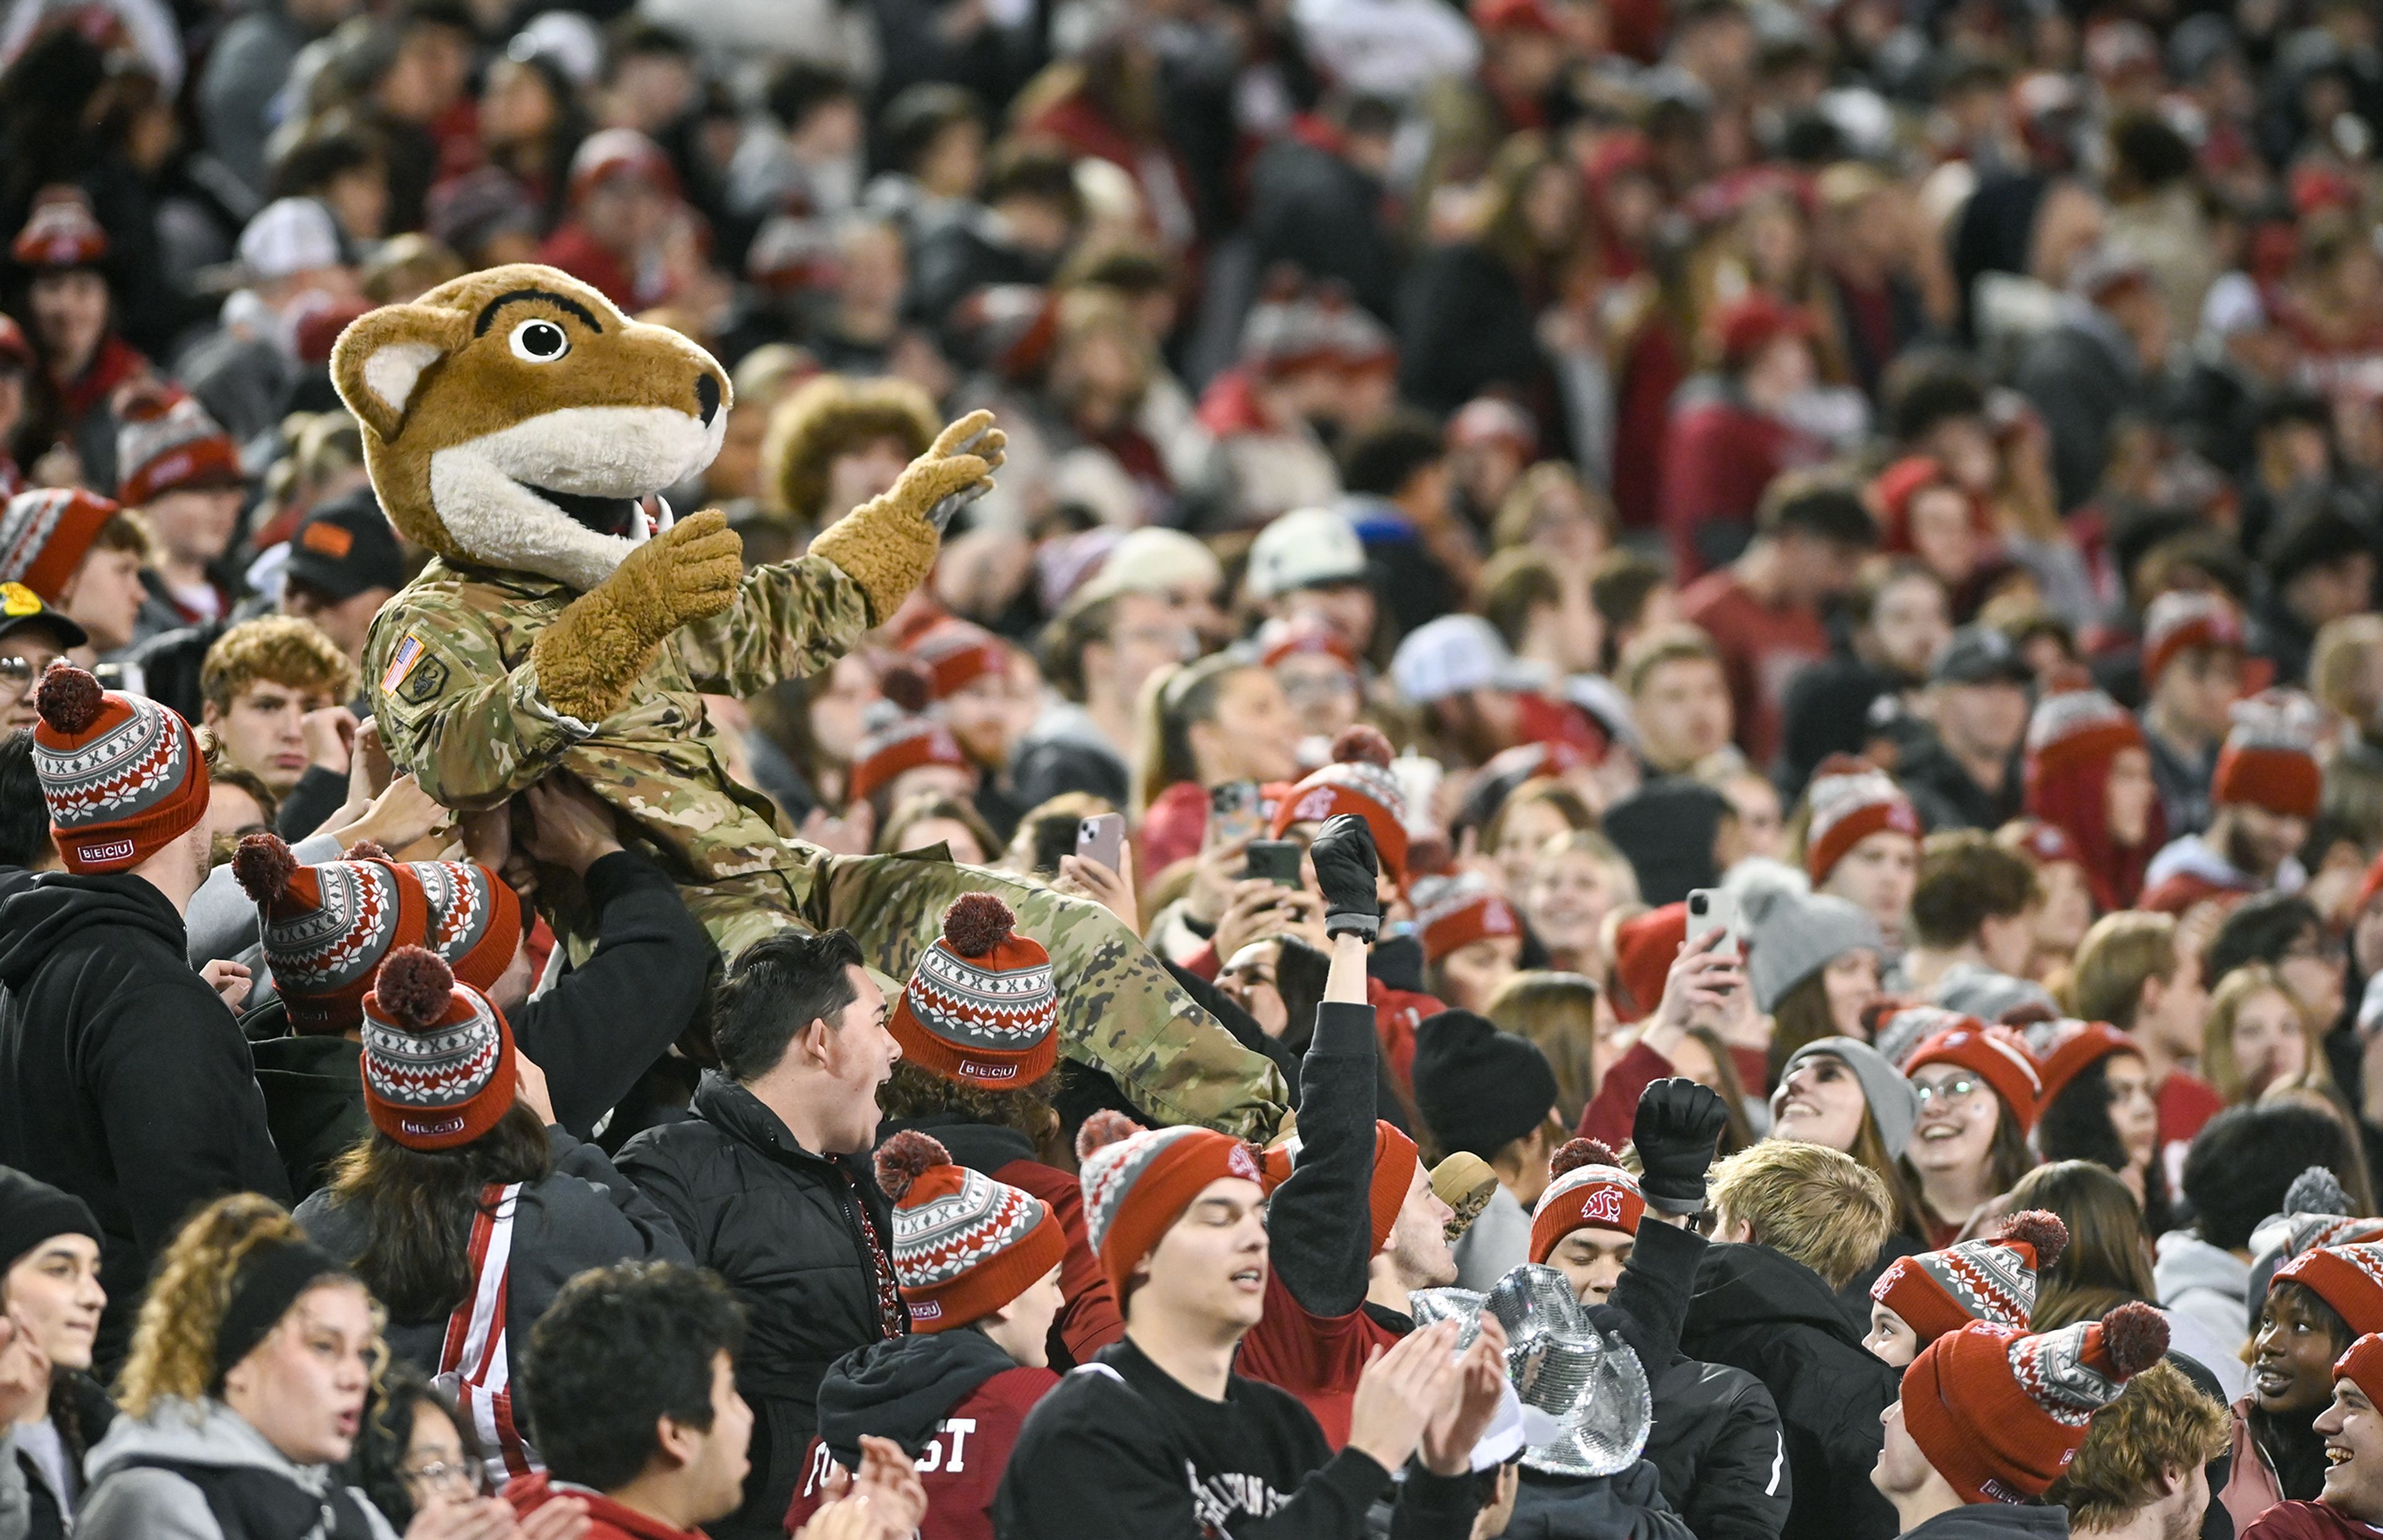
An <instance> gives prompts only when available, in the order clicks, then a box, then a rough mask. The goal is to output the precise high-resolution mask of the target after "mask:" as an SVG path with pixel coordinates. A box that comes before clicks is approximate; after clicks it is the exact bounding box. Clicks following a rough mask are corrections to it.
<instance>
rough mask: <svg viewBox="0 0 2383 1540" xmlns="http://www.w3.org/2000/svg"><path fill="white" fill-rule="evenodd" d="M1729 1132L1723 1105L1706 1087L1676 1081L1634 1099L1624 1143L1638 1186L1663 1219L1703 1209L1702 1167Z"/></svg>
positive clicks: (1655, 1086) (1654, 1086) (1650, 1088)
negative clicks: (1632, 1156) (1632, 1152)
mask: <svg viewBox="0 0 2383 1540" xmlns="http://www.w3.org/2000/svg"><path fill="white" fill-rule="evenodd" d="M1728 1127H1729V1103H1726V1102H1723V1101H1722V1099H1721V1094H1720V1092H1718V1091H1716V1090H1713V1089H1712V1088H1711V1087H1710V1086H1701V1085H1698V1083H1697V1082H1696V1081H1694V1080H1691V1079H1687V1078H1685V1077H1682V1076H1677V1075H1675V1076H1673V1077H1672V1078H1670V1079H1668V1080H1656V1081H1653V1082H1651V1083H1650V1084H1649V1085H1648V1087H1647V1089H1646V1090H1644V1091H1641V1092H1640V1093H1639V1096H1638V1115H1637V1117H1636V1119H1634V1120H1633V1121H1632V1123H1631V1126H1630V1141H1631V1143H1632V1144H1634V1145H1636V1147H1637V1150H1638V1161H1639V1164H1640V1166H1641V1167H1642V1172H1641V1175H1640V1177H1639V1178H1638V1186H1639V1188H1640V1189H1641V1190H1643V1191H1644V1192H1645V1193H1646V1194H1647V1201H1648V1202H1649V1203H1651V1204H1653V1205H1654V1206H1655V1207H1657V1208H1659V1209H1661V1210H1662V1211H1663V1212H1664V1213H1665V1214H1695V1213H1697V1212H1698V1210H1700V1209H1702V1208H1703V1207H1704V1206H1705V1168H1706V1167H1707V1166H1710V1165H1711V1164H1712V1160H1713V1146H1714V1145H1716V1144H1718V1143H1719V1142H1720V1141H1721V1136H1722V1131H1723V1130H1724V1129H1726V1128H1728Z"/></svg>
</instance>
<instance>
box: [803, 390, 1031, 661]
mask: <svg viewBox="0 0 2383 1540" xmlns="http://www.w3.org/2000/svg"><path fill="white" fill-rule="evenodd" d="M1008 442H1009V439H1008V437H1007V436H1006V435H1005V434H1004V433H1003V432H1002V431H1001V430H1000V429H999V428H997V427H994V425H993V413H990V412H971V413H969V414H968V415H967V416H965V417H962V418H961V419H959V421H957V422H956V423H953V424H951V425H949V426H947V427H945V429H944V431H943V432H942V433H940V434H938V435H937V436H936V437H935V441H934V443H933V444H932V446H930V447H929V449H928V450H927V452H926V453H924V454H922V455H920V457H919V458H918V459H916V460H913V461H912V462H910V463H909V465H908V467H907V468H906V469H904V471H903V472H902V479H901V480H899V481H897V482H895V484H894V489H893V490H892V491H890V492H887V493H886V494H885V495H884V496H883V497H879V498H871V499H870V500H869V501H867V502H865V503H862V504H861V505H860V506H859V507H858V508H856V509H854V510H853V511H851V512H849V513H847V514H846V515H845V516H844V517H843V518H841V519H838V520H837V521H836V522H835V523H834V524H830V525H829V526H828V527H827V528H826V529H823V530H821V532H820V535H819V537H818V538H817V539H815V540H813V541H812V542H811V554H812V555H813V556H818V557H822V558H824V559H826V560H827V561H833V562H834V563H835V564H836V565H837V566H838V567H841V568H842V569H844V571H845V573H846V575H848V576H849V577H851V579H852V580H853V581H854V582H855V583H858V584H859V585H860V588H861V592H862V593H864V594H866V595H868V597H869V609H870V619H871V620H873V621H877V622H883V620H884V619H885V617H887V616H889V615H891V614H893V613H894V611H895V610H898V609H900V608H901V607H902V601H903V600H904V599H906V598H909V597H910V592H911V590H912V589H914V588H916V587H918V585H920V582H922V581H924V579H925V578H926V575H927V573H928V572H929V571H930V570H931V569H932V568H933V566H934V564H935V551H936V548H938V546H939V545H940V544H941V542H942V535H943V529H944V526H945V524H948V523H950V522H951V518H952V515H953V514H954V513H957V511H959V510H960V509H961V508H963V507H965V506H966V505H968V504H969V503H970V502H973V501H974V500H976V499H978V498H981V497H982V496H983V495H984V494H985V493H987V492H989V491H991V490H992V489H993V473H994V471H995V470H997V469H999V468H1000V466H1001V463H1002V461H1003V460H1004V458H1005V456H1004V454H1003V450H1004V449H1005V447H1006V445H1007V444H1008Z"/></svg>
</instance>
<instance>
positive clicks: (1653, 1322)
mask: <svg viewBox="0 0 2383 1540" xmlns="http://www.w3.org/2000/svg"><path fill="white" fill-rule="evenodd" d="M1708 1244H1710V1243H1709V1242H1708V1241H1707V1240H1706V1239H1705V1238H1704V1237H1702V1236H1700V1235H1698V1234H1697V1233H1696V1232H1695V1231H1694V1230H1690V1229H1684V1228H1682V1227H1681V1226H1677V1225H1666V1224H1664V1223H1663V1222H1662V1221H1661V1220H1660V1219H1657V1218H1656V1217H1655V1216H1654V1214H1652V1213H1649V1214H1648V1215H1647V1217H1645V1218H1644V1219H1641V1220H1640V1221H1639V1222H1638V1237H1637V1240H1636V1243H1634V1244H1633V1245H1632V1246H1631V1248H1630V1260H1629V1261H1628V1262H1626V1263H1623V1266H1622V1276H1621V1277H1620V1278H1619V1279H1617V1280H1615V1282H1614V1285H1613V1292H1612V1294H1611V1296H1610V1297H1609V1298H1608V1300H1607V1308H1608V1309H1610V1310H1611V1311H1612V1312H1614V1313H1615V1314H1616V1315H1618V1316H1620V1317H1621V1318H1622V1320H1621V1322H1620V1323H1619V1324H1620V1326H1621V1331H1622V1337H1623V1340H1624V1341H1625V1342H1627V1343H1629V1344H1630V1350H1631V1351H1633V1352H1635V1353H1636V1354H1637V1355H1638V1361H1639V1363H1640V1364H1642V1365H1643V1366H1644V1367H1645V1368H1646V1371H1647V1377H1648V1379H1649V1380H1651V1379H1653V1378H1654V1377H1655V1376H1656V1375H1657V1374H1661V1373H1662V1372H1663V1369H1664V1368H1665V1366H1667V1365H1668V1364H1670V1362H1671V1361H1672V1360H1673V1357H1674V1356H1676V1355H1677V1354H1678V1352H1679V1350H1680V1331H1681V1328H1682V1327H1683V1326H1684V1325H1685V1324H1686V1322H1687V1319H1688V1296H1689V1295H1690V1294H1692V1293H1694V1292H1695V1291H1696V1282H1697V1263H1698V1262H1700V1261H1702V1260H1703V1258H1704V1254H1705V1247H1706V1246H1707V1245H1708Z"/></svg>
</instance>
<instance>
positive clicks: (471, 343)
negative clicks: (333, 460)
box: [331, 265, 729, 589]
mask: <svg viewBox="0 0 2383 1540" xmlns="http://www.w3.org/2000/svg"><path fill="white" fill-rule="evenodd" d="M331 377H332V380H333V382H334V383H335V384H336V385H337V386H338V388H339V391H340V399H341V400H345V401H346V402H347V403H348V408H349V410H350V411H352V412H353V413H355V414H356V416H357V418H358V419H359V420H361V421H362V423H363V424H364V463H365V466H366V468H367V469H368V470H369V471H370V472H371V474H372V481H373V486H374V487H375V489H376V490H377V491H378V492H379V494H380V499H381V506H382V507H383V508H384V509H386V510H387V511H388V512H389V520H390V522H391V523H393V524H396V525H397V528H398V530H399V532H400V533H401V534H402V535H404V536H406V538H408V539H410V540H412V541H414V543H415V544H416V545H420V546H423V547H426V548H428V549H430V550H432V551H435V552H437V553H438V554H439V555H441V556H444V557H447V558H449V559H451V560H452V561H465V562H471V563H474V564H476V565H480V566H488V567H500V568H511V569H518V570H520V571H523V572H530V573H538V574H539V575H541V576H544V577H550V578H553V579H555V580H556V581H558V582H561V583H565V584H568V585H571V586H572V587H574V588H581V589H586V588H592V587H594V586H595V585H597V584H599V583H600V582H602V581H603V580H604V579H605V578H606V577H607V576H609V575H611V572H612V570H613V569H614V568H615V567H617V566H619V565H620V563H621V559H622V558H623V557H624V556H626V555H628V553H629V552H630V551H631V550H632V549H634V548H636V546H637V545H638V544H639V543H640V542H642V541H643V540H644V539H645V538H646V536H647V535H648V533H649V531H648V527H647V524H646V521H645V519H644V518H643V516H642V515H641V513H640V511H639V508H638V499H642V498H644V497H646V496H648V494H651V493H654V492H658V491H660V490H661V489H662V488H663V487H669V486H672V485H673V484H674V483H676V482H678V481H681V480H683V479H685V477H686V476H689V475H691V474H694V473H696V472H698V471H700V470H702V469H703V468H704V467H705V466H707V465H709V464H710V463H711V459H712V456H714V455H716V454H718V453H719V452H720V444H721V439H722V437H723V436H724V435H725V434H726V432H727V425H728V407H729V387H728V373H727V371H726V370H724V369H722V367H721V366H720V363H719V361H718V360H716V359H714V358H713V357H712V356H711V355H710V353H708V352H706V351H703V350H702V349H701V348H699V347H698V346H696V345H695V344H694V343H693V342H690V341H688V340H687V339H685V338H684V337H681V336H680V335H679V334H678V333H676V332H674V331H671V330H669V329H667V328H665V327H662V326H648V325H646V324H644V323H643V322H639V321H632V320H630V319H629V318H628V317H627V316H625V315H624V314H621V312H620V311H619V310H618V309H617V308H615V307H614V305H613V304H612V302H611V301H610V300H607V299H606V298H604V296H603V295H601V294H599V293H598V292H597V291H596V290H593V289H590V288H589V287H588V286H587V285H586V284H584V283H581V282H580V281H578V280H577V279H576V278H574V277H570V276H568V275H567V274H564V273H562V272H559V271H557V270H556V269H554V268H551V267H538V266H531V265H515V266H509V267H491V268H489V269H488V270H487V271H485V272H479V273H473V274H471V275H469V276H467V277H460V278H457V279H455V280H454V281H452V282H451V283H444V284H441V285H439V286H438V288H436V289H434V290H430V292H428V293H427V294H425V295H423V296H422V298H421V299H419V300H417V301H415V302H414V303H412V304H402V305H385V306H383V307H381V308H380V309H378V310H375V311H372V312H370V313H368V314H365V315H364V316H363V317H361V318H360V319H358V320H357V321H356V322H355V323H354V324H353V325H352V326H349V327H348V329H347V331H346V332H345V333H343V334H342V335H341V336H340V341H339V345H338V346H337V347H336V348H334V349H333V350H332V352H331Z"/></svg>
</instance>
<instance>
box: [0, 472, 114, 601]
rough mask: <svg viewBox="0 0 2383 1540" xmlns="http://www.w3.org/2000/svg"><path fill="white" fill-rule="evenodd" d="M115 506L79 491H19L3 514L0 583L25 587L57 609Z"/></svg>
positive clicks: (65, 489)
mask: <svg viewBox="0 0 2383 1540" xmlns="http://www.w3.org/2000/svg"><path fill="white" fill-rule="evenodd" d="M118 511H119V510H118V509H117V505H116V504H115V503H112V502H110V501H108V500H107V499H105V498H103V497H100V496H98V495H97V494H95V493H92V492H86V491H84V490H83V489H82V488H81V487H36V488H35V489H33V490H32V491H30V492H19V493H18V494H17V495H16V496H15V497H13V498H11V499H8V507H7V510H6V511H5V512H0V583H21V584H23V585H25V586H26V587H28V588H31V590H33V592H35V593H36V594H39V595H40V596H41V597H42V602H43V604H48V605H56V604H57V603H58V602H59V598H58V596H59V595H61V594H63V593H65V592H66V587H67V585H68V584H69V583H71V582H73V581H74V575H75V573H77V572H79V571H80V570H81V568H82V559H83V558H84V557H85V556H86V555H88V554H89V553H90V551H91V548H92V542H93V541H95V540H97V539H98V538H99V532H100V531H101V530H102V529H103V528H105V527H106V524H107V521H108V520H110V519H113V518H114V517H116V515H117V512H118Z"/></svg>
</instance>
